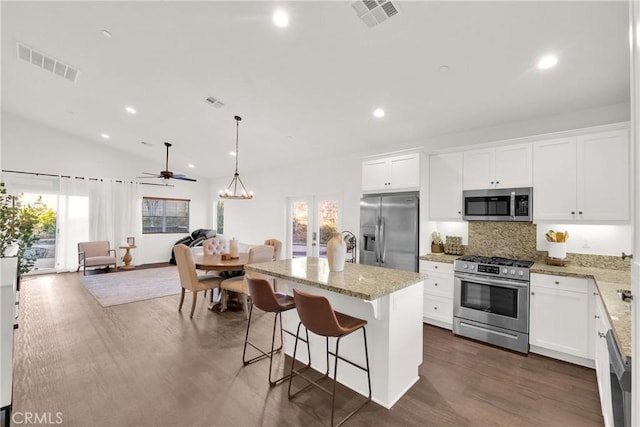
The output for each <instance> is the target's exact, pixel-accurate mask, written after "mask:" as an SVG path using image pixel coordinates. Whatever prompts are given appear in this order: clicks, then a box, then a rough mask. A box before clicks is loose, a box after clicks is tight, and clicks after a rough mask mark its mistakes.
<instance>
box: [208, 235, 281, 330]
mask: <svg viewBox="0 0 640 427" xmlns="http://www.w3.org/2000/svg"><path fill="white" fill-rule="evenodd" d="M273 252H274V250H273V246H266V245H259V246H254V247H252V248H251V249H249V255H248V259H247V264H255V263H258V262H269V261H273ZM249 278H251V279H265V280H268V281H269V282H270V283H272V285H273V281H272V280H270V279H271V277H269V276H266V275H264V274H260V273H255V272H252V271H245V273H244V275H243V276H238V277H232V278H230V279H226V280H223V281H222V283H220V290H221V292H222V298H221V301H220V311H225V310H226V309H227V304H228V302H229V292H235V293H237V294H238V296H239V297H240V299H241V300H242V307H243V308H244V314H245V317H246V318H247V319H249V304H248V295H249V285H248V283H247V280H248V279H249Z"/></svg>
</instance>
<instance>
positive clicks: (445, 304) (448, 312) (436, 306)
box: [420, 261, 453, 329]
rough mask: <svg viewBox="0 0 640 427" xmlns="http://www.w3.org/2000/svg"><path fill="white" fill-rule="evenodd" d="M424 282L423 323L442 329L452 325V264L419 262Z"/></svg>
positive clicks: (449, 327)
mask: <svg viewBox="0 0 640 427" xmlns="http://www.w3.org/2000/svg"><path fill="white" fill-rule="evenodd" d="M420 272H421V273H426V274H427V278H426V279H425V281H424V304H423V307H424V308H423V321H424V322H425V323H429V324H432V325H436V326H440V327H442V328H447V329H451V327H452V325H453V264H449V263H444V262H433V261H420Z"/></svg>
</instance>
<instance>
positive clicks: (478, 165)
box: [463, 143, 533, 190]
mask: <svg viewBox="0 0 640 427" xmlns="http://www.w3.org/2000/svg"><path fill="white" fill-rule="evenodd" d="M532 159H533V155H532V146H531V144H529V143H526V144H512V145H505V146H501V147H495V148H482V149H478V150H469V151H465V152H464V166H463V171H464V172H463V188H464V189H465V190H482V189H485V188H517V187H531V186H532V185H533V178H532V168H533V166H532V164H533V161H532Z"/></svg>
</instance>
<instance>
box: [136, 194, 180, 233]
mask: <svg viewBox="0 0 640 427" xmlns="http://www.w3.org/2000/svg"><path fill="white" fill-rule="evenodd" d="M188 232H189V200H184V199H162V198H156V197H143V198H142V233H143V234H153V233H188Z"/></svg>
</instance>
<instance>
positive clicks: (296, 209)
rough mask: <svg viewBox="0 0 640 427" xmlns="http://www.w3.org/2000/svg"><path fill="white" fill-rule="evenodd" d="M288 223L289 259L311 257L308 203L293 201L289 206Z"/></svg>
mask: <svg viewBox="0 0 640 427" xmlns="http://www.w3.org/2000/svg"><path fill="white" fill-rule="evenodd" d="M289 210H290V222H289V233H290V235H291V240H290V241H291V247H290V251H291V257H292V258H301V257H306V256H312V255H311V247H310V244H311V239H310V238H309V237H310V236H309V233H310V232H311V229H310V228H309V202H308V201H306V200H293V201H291V203H290V205H289Z"/></svg>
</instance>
